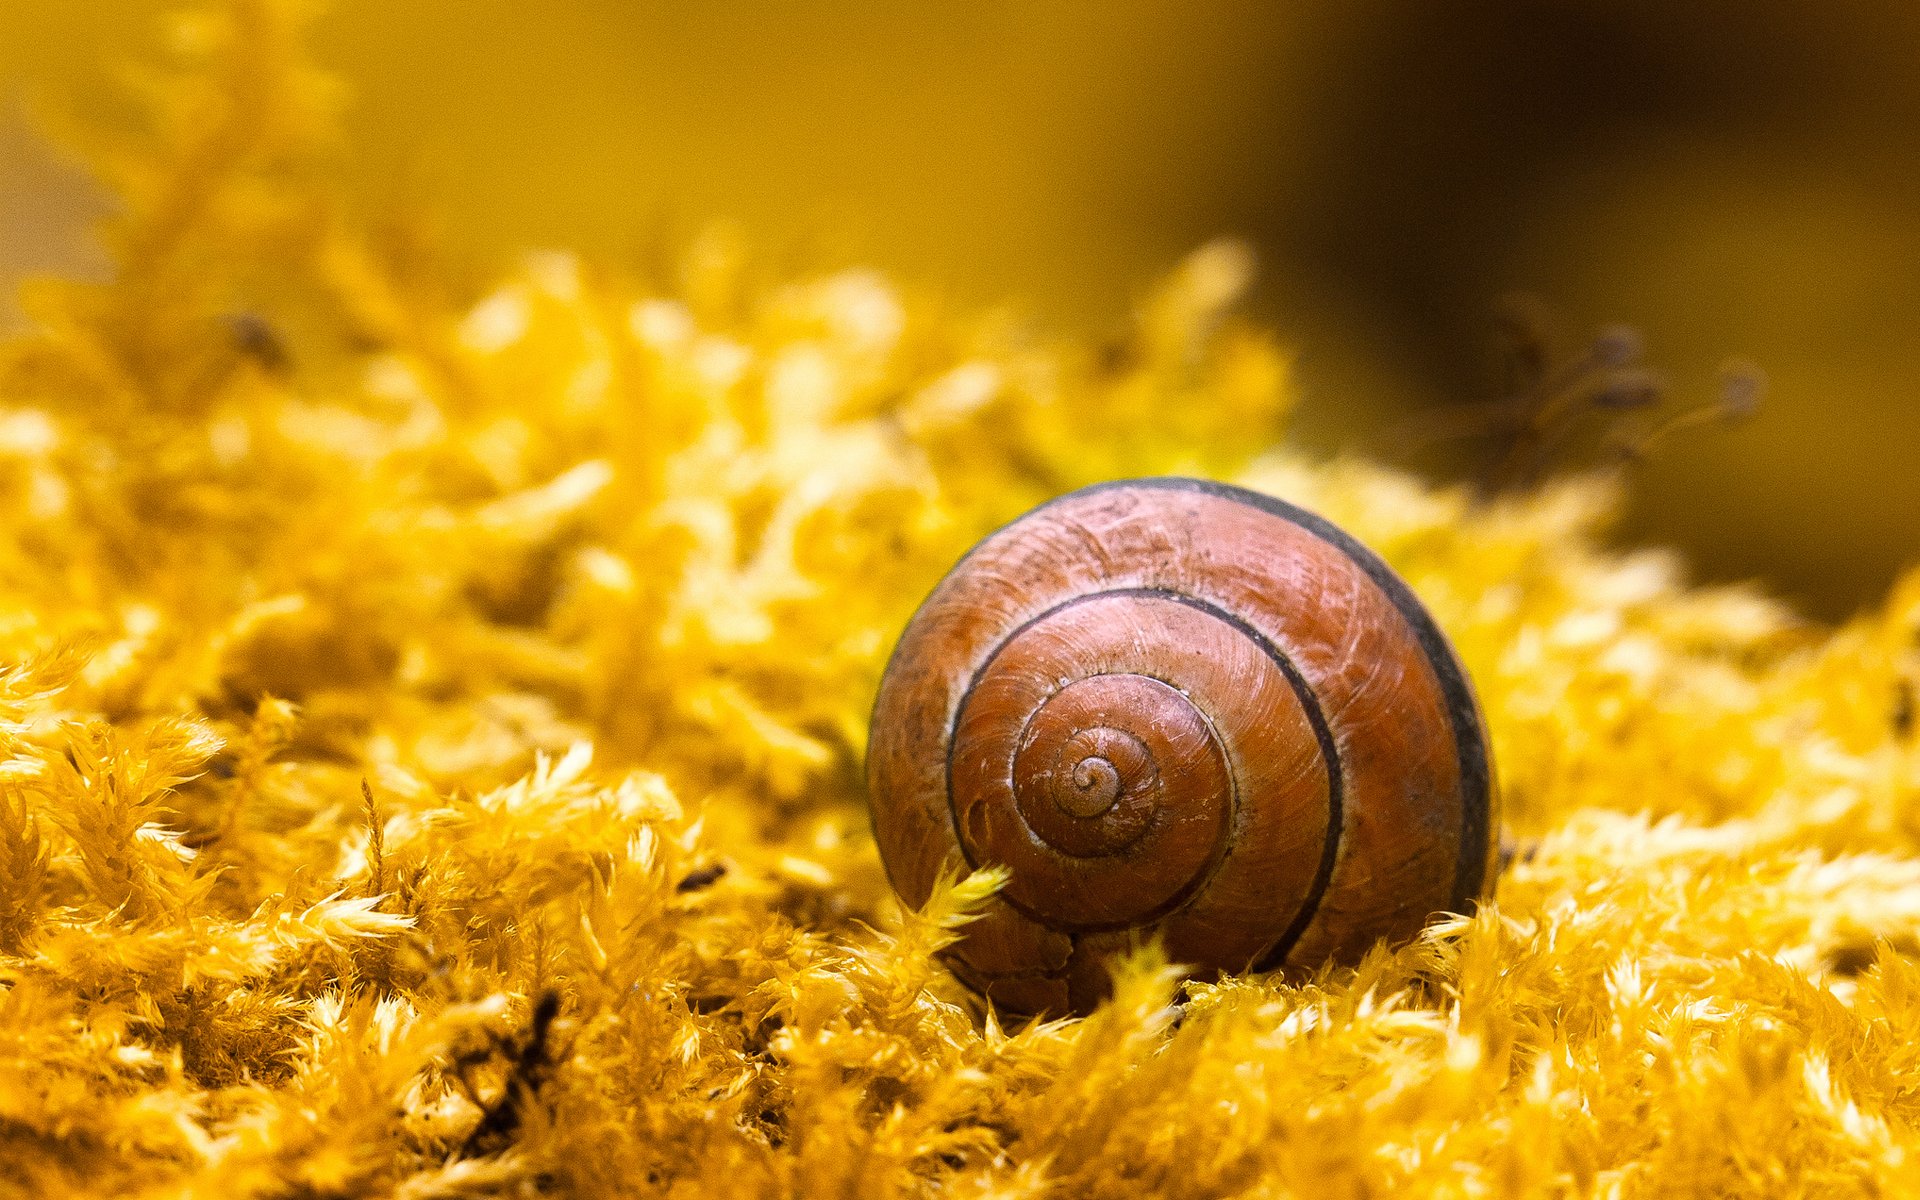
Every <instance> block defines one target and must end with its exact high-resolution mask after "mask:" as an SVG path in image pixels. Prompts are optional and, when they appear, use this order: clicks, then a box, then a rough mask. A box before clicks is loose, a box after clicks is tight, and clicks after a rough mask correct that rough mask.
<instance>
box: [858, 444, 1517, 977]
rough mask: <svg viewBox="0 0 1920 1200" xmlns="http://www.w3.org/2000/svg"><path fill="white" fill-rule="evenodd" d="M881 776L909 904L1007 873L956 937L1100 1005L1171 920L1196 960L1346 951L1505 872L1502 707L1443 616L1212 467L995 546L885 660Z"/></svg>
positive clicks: (982, 960) (996, 969) (1025, 530)
mask: <svg viewBox="0 0 1920 1200" xmlns="http://www.w3.org/2000/svg"><path fill="white" fill-rule="evenodd" d="M867 774H868V785H869V791H870V797H871V803H872V806H873V820H874V832H875V836H876V838H877V840H878V843H879V847H880V852H881V855H882V857H883V859H884V860H885V863H886V866H887V871H888V874H889V876H890V878H891V879H892V881H893V884H894V887H895V888H896V890H897V891H898V892H899V893H900V895H901V897H902V898H903V899H904V900H905V901H906V902H907V903H909V904H912V905H916V906H917V905H919V904H921V903H923V902H924V901H925V900H926V898H927V896H928V895H929V894H930V892H931V889H932V887H933V885H934V882H935V880H936V879H937V878H938V876H939V873H940V871H941V870H942V869H948V868H951V867H954V866H979V865H983V864H989V863H999V864H1004V865H1006V866H1007V867H1009V868H1010V869H1011V872H1012V878H1011V880H1010V882H1009V884H1008V885H1007V887H1006V889H1005V890H1004V891H1003V892H1002V893H1001V895H1000V896H999V898H997V899H996V900H995V901H994V902H993V903H992V905H991V906H990V908H989V911H988V912H987V914H986V916H985V917H984V918H983V919H981V920H980V921H978V922H976V923H975V924H973V925H971V926H969V927H968V932H967V936H966V938H965V940H964V941H962V942H961V943H960V944H959V945H957V946H956V947H955V948H954V949H953V950H952V951H950V958H951V960H952V962H953V966H954V969H955V971H956V973H957V974H959V975H960V977H961V978H963V979H965V980H966V981H967V982H968V983H969V984H971V985H972V986H974V987H975V988H976V989H978V990H980V991H982V992H984V993H985V994H987V995H988V996H990V997H992V998H993V999H994V1000H995V1001H996V1002H997V1003H998V1004H1000V1005H1001V1006H1003V1007H1005V1008H1007V1009H1009V1010H1013V1011H1020V1012H1052V1013H1063V1012H1069V1011H1085V1010H1086V1009H1087V1008H1089V1007H1091V1006H1092V1005H1093V1004H1095V1003H1097V1002H1098V1000H1099V998H1100V997H1101V996H1102V995H1103V994H1104V992H1105V989H1106V977H1107V972H1106V966H1105V959H1106V958H1107V957H1108V956H1109V955H1111V954H1112V953H1114V952H1115V951H1117V950H1120V949H1122V948H1124V947H1126V946H1127V945H1129V944H1130V943H1132V942H1133V941H1134V940H1136V939H1137V938H1139V937H1140V936H1141V935H1143V934H1146V933H1149V932H1152V933H1155V934H1157V935H1158V936H1159V937H1160V938H1161V939H1162V941H1163V942H1164V944H1165V946H1166V949H1167V951H1168V953H1169V954H1170V955H1171V956H1172V958H1173V959H1174V960H1175V961H1176V962H1181V963H1185V964H1189V965H1190V966H1192V967H1193V968H1195V969H1196V971H1197V972H1198V973H1199V974H1202V975H1212V974H1216V973H1219V972H1223V971H1238V970H1246V969H1255V970H1267V969H1273V968H1277V967H1284V966H1313V965H1317V964H1320V963H1325V962H1328V961H1350V960H1352V959H1355V958H1357V957H1358V956H1359V955H1360V954H1363V953H1364V952H1365V951H1366V950H1367V949H1368V948H1369V947H1370V946H1371V945H1372V944H1373V943H1374V942H1375V941H1376V940H1377V939H1380V938H1386V939H1389V940H1395V941H1398V940H1402V939H1405V938H1408V937H1411V936H1412V935H1414V934H1415V933H1417V932H1418V930H1419V929H1420V928H1421V927H1422V925H1423V924H1424V923H1425V922H1427V921H1428V920H1429V919H1430V918H1431V917H1432V916H1433V915H1434V914H1436V913H1441V912H1461V911H1466V910H1468V909H1470V908H1471V906H1472V904H1473V901H1474V899H1475V898H1476V897H1478V896H1479V895H1480V894H1481V891H1482V889H1483V888H1484V887H1485V886H1486V885H1487V883H1488V882H1489V879H1490V875H1491V869H1490V854H1491V850H1492V844H1493V838H1492V836H1491V835H1492V831H1493V829H1494V827H1495V824H1496V813H1495V811H1494V807H1495V799H1494V790H1493V787H1492V781H1491V772H1490V769H1489V763H1488V757H1487V749H1486V742H1485V738H1484V734H1483V730H1482V725H1481V720H1480V715H1479V711H1478V708H1477V706H1476V704H1475V702H1474V698H1473V694H1472V690H1471V688H1470V687H1469V685H1468V682H1467V680H1466V678H1465V675H1464V674H1463V672H1462V671H1461V669H1460V667H1459V664H1458V662H1457V661H1456V659H1455V657H1454V655H1453V652H1452V651H1451V649H1450V648H1449V647H1448V646H1447V644H1446V641H1445V639H1444V638H1443V637H1442V636H1441V634H1440V633H1439V631H1438V629H1436V628H1435V626H1434V624H1433V621H1432V619H1431V618H1430V617H1429V616H1428V615H1427V613H1426V611H1425V609H1424V608H1423V607H1422V606H1421V605H1420V603H1419V601H1418V600H1417V599H1416V598H1415V597H1414V596H1413V594H1412V592H1411V591H1410V590H1409V589H1408V588H1407V586H1406V585H1405V584H1404V583H1403V582H1402V581H1401V580H1400V579H1399V578H1398V577H1397V576H1395V575H1394V574H1393V572H1392V571H1391V570H1389V569H1388V568H1387V567H1386V566H1385V565H1384V564H1383V563H1382V562H1381V561H1380V560H1379V559H1378V558H1377V557H1376V556H1375V555H1374V554H1373V553H1372V552H1371V551H1368V550H1367V549H1365V548H1364V547H1362V546H1361V545H1359V544H1358V543H1357V542H1355V541H1354V540H1353V539H1352V538H1350V537H1348V536H1347V535H1346V534H1344V533H1342V532H1341V531H1340V530H1338V529H1336V528H1334V527H1333V526H1332V525H1330V524H1328V523H1327V522H1325V521H1324V520H1321V519H1320V518H1318V517H1315V516H1313V515H1311V514H1309V513H1306V512H1303V511H1301V510H1299V509H1296V508H1293V507H1292V506H1290V505H1287V504H1285V503H1283V502H1281V501H1278V500H1275V499H1272V498H1270V497H1267V496H1263V495H1260V494H1258V493H1255V492H1249V491H1245V490H1243V489H1239V488H1232V487H1227V486H1225V485H1220V484H1214V483H1206V482H1202V481H1198V480H1188V479H1146V480H1132V481H1127V482H1123V483H1115V484H1104V485H1101V486H1098V487H1094V488H1089V489H1086V490H1084V491H1080V492H1076V493H1073V494H1071V495H1068V496H1064V497H1061V498H1060V499H1058V500H1055V501H1053V502H1051V503H1049V504H1046V505H1043V506H1042V507H1040V508H1038V509H1035V510H1034V511H1033V512H1031V513H1029V514H1027V515H1026V516H1024V517H1022V518H1020V519H1019V520H1017V521H1015V522H1013V523H1012V524H1010V525H1008V526H1006V527H1005V528H1003V529H1001V530H999V531H998V532H996V533H994V534H993V535H992V536H990V537H988V538H987V539H986V540H985V541H983V542H982V543H980V545H979V546H977V547H975V549H974V550H973V551H971V552H970V553H969V554H968V555H967V556H966V558H964V559H963V560H962V561H961V562H960V563H959V564H958V565H957V566H956V567H955V568H954V569H953V570H952V571H951V572H950V573H949V574H948V575H947V577H946V578H945V579H944V580H943V581H942V582H941V583H940V585H939V586H938V587H937V588H935V590H934V591H933V593H932V594H931V595H930V596H929V597H928V598H927V600H926V602H925V603H924V604H923V605H922V606H921V608H920V610H919V611H918V612H917V613H916V614H915V615H914V617H913V619H912V621H911V622H910V623H909V625H908V627H907V630H906V632H905V634H904V635H903V636H902V638H901V640H900V643H899V645H898V647H897V648H896V650H895V652H894V655H893V658H892V660H891V662H890V663H889V664H888V667H887V672H886V675H885V677H884V679H883V680H882V683H881V687H880V694H879V697H878V700H877V703H876V705H875V708H874V716H873V728H872V734H871V738H870V742H869V749H868V762H867Z"/></svg>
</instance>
